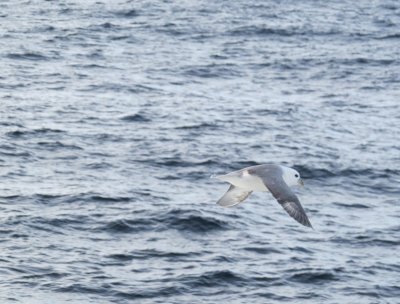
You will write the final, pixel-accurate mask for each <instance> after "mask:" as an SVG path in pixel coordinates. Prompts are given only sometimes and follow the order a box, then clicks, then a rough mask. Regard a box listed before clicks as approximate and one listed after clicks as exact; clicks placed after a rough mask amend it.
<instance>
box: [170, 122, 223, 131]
mask: <svg viewBox="0 0 400 304" xmlns="http://www.w3.org/2000/svg"><path fill="white" fill-rule="evenodd" d="M174 129H176V130H203V129H208V130H209V129H213V130H215V129H218V125H216V124H211V123H199V124H193V125H184V126H178V127H175V128H174Z"/></svg>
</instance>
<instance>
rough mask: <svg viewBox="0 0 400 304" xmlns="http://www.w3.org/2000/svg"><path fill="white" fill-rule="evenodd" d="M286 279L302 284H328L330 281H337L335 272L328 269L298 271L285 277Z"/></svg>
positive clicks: (337, 277)
mask: <svg viewBox="0 0 400 304" xmlns="http://www.w3.org/2000/svg"><path fill="white" fill-rule="evenodd" d="M287 280H288V281H291V282H297V283H303V284H313V285H320V284H328V283H330V282H332V281H339V280H340V278H339V276H338V275H337V274H335V273H334V272H330V271H300V272H297V273H295V274H293V275H291V276H290V277H288V278H287Z"/></svg>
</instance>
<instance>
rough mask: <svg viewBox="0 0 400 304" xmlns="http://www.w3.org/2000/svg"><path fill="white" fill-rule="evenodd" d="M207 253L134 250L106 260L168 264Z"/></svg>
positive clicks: (111, 256) (111, 255)
mask: <svg viewBox="0 0 400 304" xmlns="http://www.w3.org/2000/svg"><path fill="white" fill-rule="evenodd" d="M206 253H207V252H203V251H202V252H177V251H159V250H156V249H145V250H136V251H132V252H130V253H124V254H110V255H108V256H106V258H109V259H112V260H117V261H120V262H128V261H132V260H144V259H161V258H162V259H166V260H167V261H170V262H179V260H181V259H182V258H194V257H198V256H201V255H204V254H206Z"/></svg>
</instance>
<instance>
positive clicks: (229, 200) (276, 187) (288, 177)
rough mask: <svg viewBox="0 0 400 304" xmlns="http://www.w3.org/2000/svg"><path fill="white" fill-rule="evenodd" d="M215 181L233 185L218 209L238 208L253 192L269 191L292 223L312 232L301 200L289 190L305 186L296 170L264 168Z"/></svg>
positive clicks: (242, 170) (225, 176)
mask: <svg viewBox="0 0 400 304" xmlns="http://www.w3.org/2000/svg"><path fill="white" fill-rule="evenodd" d="M212 177H213V178H217V179H219V180H222V181H226V182H228V183H230V187H229V189H228V191H227V192H226V193H225V194H224V195H223V196H222V197H221V198H220V199H219V200H218V202H217V204H218V205H220V206H222V207H232V206H236V205H238V204H240V203H241V202H243V201H244V200H245V199H246V198H248V197H249V196H250V194H251V193H252V192H253V191H262V192H268V191H269V192H271V194H272V195H273V196H274V198H275V199H276V200H277V201H278V203H279V204H280V205H281V206H282V207H283V209H285V211H286V212H287V213H288V214H289V215H290V216H291V217H292V218H293V219H295V220H296V221H297V222H299V223H300V224H302V225H304V226H306V227H310V228H313V227H312V225H311V222H310V220H309V219H308V217H307V215H306V212H305V211H304V209H303V207H302V205H301V204H300V201H299V199H298V198H297V196H296V194H295V193H294V192H293V191H292V189H291V188H290V187H292V186H304V182H303V180H302V179H301V177H300V173H299V172H297V171H296V170H295V169H293V168H289V167H286V166H283V165H276V164H263V165H257V166H251V167H247V168H244V169H241V170H238V171H234V172H230V173H228V174H225V175H218V176H212Z"/></svg>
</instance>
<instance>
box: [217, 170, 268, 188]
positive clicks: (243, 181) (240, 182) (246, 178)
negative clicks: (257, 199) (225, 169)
mask: <svg viewBox="0 0 400 304" xmlns="http://www.w3.org/2000/svg"><path fill="white" fill-rule="evenodd" d="M219 178H220V179H222V180H225V181H227V182H230V183H231V184H232V185H234V186H236V187H239V188H242V189H243V190H248V191H268V189H267V187H265V185H264V183H263V181H262V179H261V178H259V177H258V176H255V175H250V174H248V173H244V174H242V175H241V176H238V175H236V176H230V175H229V174H227V175H223V176H219Z"/></svg>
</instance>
